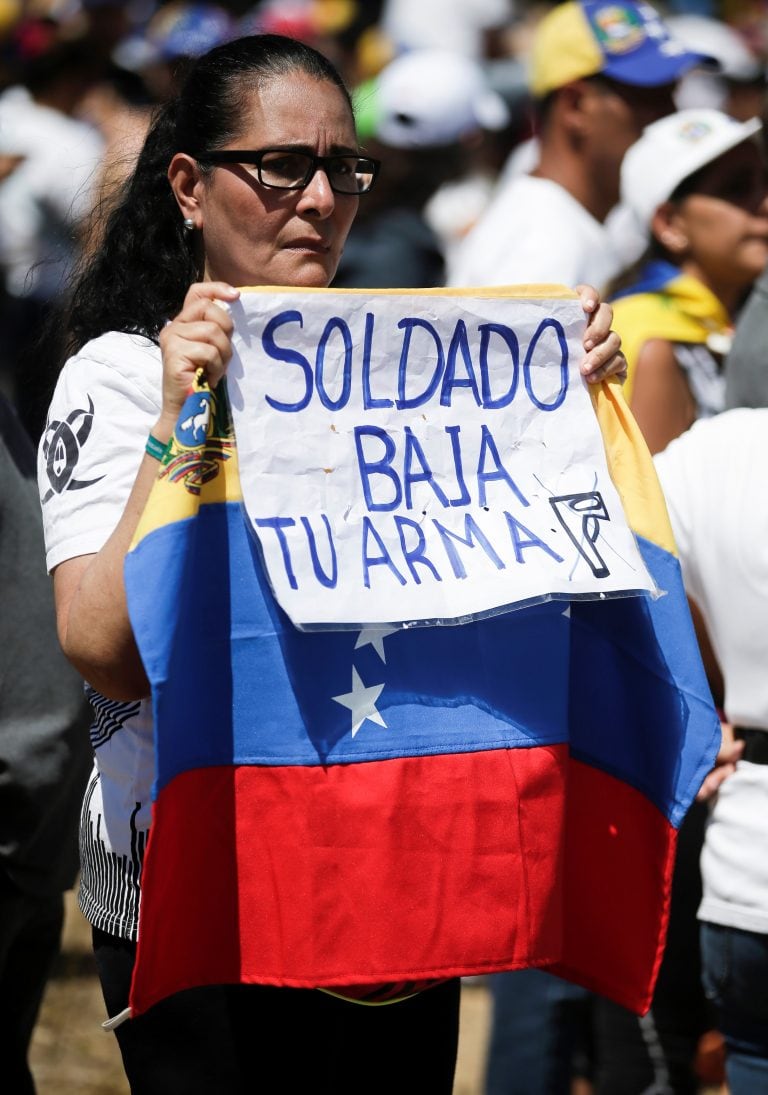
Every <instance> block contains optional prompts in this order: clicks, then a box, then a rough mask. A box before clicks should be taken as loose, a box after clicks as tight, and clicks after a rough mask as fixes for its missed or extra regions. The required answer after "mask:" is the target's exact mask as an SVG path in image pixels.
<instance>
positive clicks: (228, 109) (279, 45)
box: [67, 34, 352, 353]
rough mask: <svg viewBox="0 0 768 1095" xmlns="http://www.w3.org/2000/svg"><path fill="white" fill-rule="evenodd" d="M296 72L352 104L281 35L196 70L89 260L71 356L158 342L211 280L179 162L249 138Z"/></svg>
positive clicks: (324, 64) (160, 122)
mask: <svg viewBox="0 0 768 1095" xmlns="http://www.w3.org/2000/svg"><path fill="white" fill-rule="evenodd" d="M295 72H301V73H305V74H307V75H308V76H311V77H313V78H314V79H316V80H328V81H330V82H331V83H333V84H335V85H336V86H337V87H338V88H339V89H340V91H341V92H342V94H343V95H344V97H345V98H346V100H347V102H350V100H349V94H348V92H347V89H346V87H345V86H344V83H343V81H342V79H341V77H340V75H339V74H338V72H337V71H336V69H335V68H334V67H333V65H332V64H331V63H330V61H328V59H327V58H325V57H324V56H323V55H322V54H321V53H318V52H317V50H314V49H312V48H311V47H310V46H307V45H305V44H304V43H302V42H298V41H295V40H294V39H292V38H284V37H282V36H280V35H275V34H260V35H252V36H249V37H246V38H238V39H235V40H234V41H232V42H227V43H226V44H225V45H222V46H218V47H216V48H215V49H212V50H211V51H210V52H209V53H206V54H205V55H204V56H202V57H200V58H198V60H197V61H195V62H194V63H193V64H192V65H191V67H190V69H189V71H188V72H187V75H186V78H185V80H184V83H183V85H182V87H181V90H180V92H179V94H178V96H177V97H176V98H175V99H173V100H172V101H170V102H169V103H167V104H166V105H165V106H163V107H162V108H161V109H160V111H159V113H158V114H157V115H156V117H155V119H154V121H153V124H152V126H151V127H150V130H149V132H148V134H147V138H146V140H145V142H144V147H143V149H142V151H141V154H140V156H139V158H138V161H137V163H136V167H135V169H134V172H133V174H132V176H131V177H130V179H129V180H128V182H127V183H126V184H125V188H124V190H123V192H122V194H121V197H120V200H119V202H118V204H117V205H116V206H115V207H114V208H113V210H112V212H111V213H110V214H109V217H108V219H107V222H106V227H105V232H104V237H103V242H102V244H101V246H100V248H99V250H98V253H96V254H92V255H90V256H89V257H88V258H87V259H86V260H85V263H84V266H83V268H82V269H81V271H80V273H79V274H78V275H77V276H76V278H75V281H74V288H73V292H72V297H71V304H70V309H69V318H68V324H67V328H68V331H67V333H68V340H69V346H68V352H70V353H72V352H75V351H76V350H77V349H79V348H80V347H81V346H82V345H84V343H86V342H87V341H88V340H89V339H92V338H96V337H97V336H98V335H101V334H104V332H106V331H114V330H117V331H128V332H132V333H138V334H143V335H147V336H148V337H149V338H152V339H156V338H157V335H158V332H159V331H160V328H161V327H162V326H163V324H164V323H165V321H166V320H167V319H168V318H170V317H172V316H173V315H175V314H176V312H178V310H179V308H180V307H181V304H182V302H183V300H184V296H185V294H186V292H187V289H188V288H189V286H190V285H191V284H192V283H193V282H195V281H199V280H200V279H201V278H202V275H203V257H202V255H201V253H200V247H199V239H196V238H195V237H196V236H197V234H196V233H192V232H187V231H185V229H184V225H183V221H182V217H181V213H180V211H179V207H178V205H177V204H176V200H175V198H174V196H173V192H172V190H171V186H170V183H169V182H168V178H167V174H166V173H167V170H168V165H169V164H170V162H171V159H172V158H173V156H174V155H175V154H176V153H177V152H188V153H189V154H191V155H194V154H195V153H196V152H200V151H202V150H203V149H208V150H210V149H215V148H219V147H221V146H222V145H223V144H225V143H226V142H227V141H229V140H231V139H232V138H233V137H234V136H236V135H237V134H238V133H239V132H240V130H241V128H242V125H243V122H244V115H245V111H246V110H247V106H248V101H249V96H250V93H251V92H252V91H253V90H254V89H256V88H258V87H259V86H260V85H261V84H263V83H266V82H267V81H269V80H271V79H274V78H275V77H277V76H288V75H290V74H291V73H295ZM351 110H352V106H351V103H350V111H351Z"/></svg>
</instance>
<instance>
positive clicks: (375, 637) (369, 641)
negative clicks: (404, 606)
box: [355, 627, 400, 665]
mask: <svg viewBox="0 0 768 1095" xmlns="http://www.w3.org/2000/svg"><path fill="white" fill-rule="evenodd" d="M399 630H400V628H399V627H364V628H363V630H362V631H361V632H360V634H359V635H358V636H357V642H356V643H355V650H359V649H360V647H361V646H372V647H373V649H374V650H375V651H376V653H377V654H378V655H379V657H380V658H381V660H382V661H383V662H384V664H385V665H386V662H387V656H386V654H385V653H384V640H385V639H388V638H389V636H390V635H394V634H395V633H396V632H397V631H399Z"/></svg>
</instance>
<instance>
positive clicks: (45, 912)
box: [0, 875, 64, 1095]
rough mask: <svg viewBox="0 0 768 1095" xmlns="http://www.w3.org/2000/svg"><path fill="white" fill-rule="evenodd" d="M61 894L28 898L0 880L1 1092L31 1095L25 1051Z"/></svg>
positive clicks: (57, 935)
mask: <svg viewBox="0 0 768 1095" xmlns="http://www.w3.org/2000/svg"><path fill="white" fill-rule="evenodd" d="M63 917H64V903H63V900H62V896H61V894H56V895H54V896H53V897H32V896H31V895H29V894H26V893H23V892H22V891H21V890H19V889H17V888H16V887H15V886H14V885H13V883H12V882H10V881H9V880H8V879H7V878H6V877H5V875H1V876H0V1090H2V1091H3V1092H7V1093H8V1095H34V1090H35V1085H34V1083H33V1081H32V1074H31V1072H30V1071H29V1065H28V1064H27V1051H28V1049H29V1042H30V1039H31V1037H32V1031H33V1029H34V1026H35V1020H36V1019H37V1013H38V1011H39V1008H40V1001H41V1000H42V998H43V990H44V989H45V983H46V981H47V980H48V976H49V974H50V972H51V969H52V967H53V963H54V961H55V959H56V955H57V954H58V952H59V942H60V939H61V925H62V921H63Z"/></svg>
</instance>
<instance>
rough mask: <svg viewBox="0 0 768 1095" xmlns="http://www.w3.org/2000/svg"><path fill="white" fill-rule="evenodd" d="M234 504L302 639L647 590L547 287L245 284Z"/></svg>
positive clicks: (574, 306) (575, 329) (572, 321)
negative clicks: (238, 503) (239, 495)
mask: <svg viewBox="0 0 768 1095" xmlns="http://www.w3.org/2000/svg"><path fill="white" fill-rule="evenodd" d="M232 312H233V316H234V318H235V336H234V346H235V354H234V359H233V361H232V363H231V365H230V369H229V373H228V377H229V392H230V399H231V402H232V409H233V416H234V422H235V434H236V438H237V448H238V454H239V461H240V472H241V481H242V490H243V497H244V502H245V507H246V510H247V515H248V520H249V524H250V527H251V529H252V530H253V532H254V534H255V535H256V537H257V538H258V543H259V545H260V549H261V552H262V556H263V559H264V563H265V566H266V570H267V574H268V576H269V581H270V583H271V585H272V588H273V591H274V593H275V596H276V597H277V600H278V602H279V603H280V605H281V607H282V608H283V609H284V610H285V611H286V613H287V614H288V616H289V617H290V619H291V620H292V621H293V623H294V624H295V625H296V626H298V627H302V628H312V627H321V628H329V629H334V628H342V629H343V628H347V627H349V628H351V627H361V626H376V625H378V626H380V627H387V626H401V625H405V626H407V625H412V624H435V623H446V624H451V623H453V624H458V623H462V622H465V621H467V620H470V619H479V618H482V617H483V616H487V615H492V614H494V613H497V612H503V611H507V610H509V609H510V608H513V607H518V606H521V605H525V604H531V603H535V602H537V601H542V600H547V599H549V598H562V599H566V600H573V599H575V598H580V597H590V598H596V597H606V596H617V595H628V594H637V593H640V592H642V591H652V590H653V589H654V584H653V581H652V579H651V577H650V575H649V574H648V572H647V570H646V568H645V566H644V564H643V562H642V560H641V557H640V554H639V552H638V549H637V546H636V543H635V540H634V536H633V534H632V532H631V530H630V529H629V527H628V525H627V522H626V519H625V516H624V513H623V510H622V507H621V503H620V501H619V497H618V495H617V493H616V490H615V488H614V485H613V483H612V481H611V478H610V475H609V473H608V468H607V465H606V459H605V452H604V448H603V440H602V435H601V432H600V429H599V426H598V423H597V420H596V418H595V414H594V411H593V408H592V403H591V399H590V396H589V393H588V391H587V385H586V383H585V382H584V380H583V379H582V377H581V375H580V373H579V369H578V363H579V362H580V361H581V359H582V357H583V350H582V346H581V340H582V335H583V330H584V325H585V319H584V314H583V312H582V310H581V307H580V305H579V302H578V299H577V297H576V295H575V294H574V293H572V292H570V291H568V290H565V289H561V288H560V287H557V286H528V287H525V288H524V289H517V290H509V289H507V290H504V289H499V290H486V289H484V290H476V291H475V293H474V294H473V291H472V290H463V291H462V292H461V293H457V292H456V291H452V290H421V291H413V290H410V291H407V292H406V291H396V290H393V291H378V292H376V291H370V290H366V291H358V290H337V291H333V290H292V289H276V288H259V289H254V290H246V291H244V292H243V294H242V296H241V299H240V301H238V303H237V304H236V305H234V306H233V308H232Z"/></svg>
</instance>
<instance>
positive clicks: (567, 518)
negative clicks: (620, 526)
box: [549, 490, 611, 578]
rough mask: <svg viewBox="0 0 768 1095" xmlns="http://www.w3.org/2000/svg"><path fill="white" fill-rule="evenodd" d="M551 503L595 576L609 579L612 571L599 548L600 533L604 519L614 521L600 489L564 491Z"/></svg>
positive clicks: (550, 501) (551, 500) (552, 499)
mask: <svg viewBox="0 0 768 1095" xmlns="http://www.w3.org/2000/svg"><path fill="white" fill-rule="evenodd" d="M549 504H550V506H551V507H552V509H553V510H554V511H555V516H556V517H557V519H558V521H559V522H560V524H561V525H562V527H563V529H564V530H565V532H566V533H567V534H568V537H569V538H570V540H571V543H572V544H573V545H574V547H575V548H576V550H577V551H578V553H579V555H581V557H582V558H583V559H585V560H586V562H587V564H588V565H589V568H590V570H591V571H592V573H593V574H594V576H595V578H607V577H608V575H609V574H610V573H611V572H610V570H609V569H608V567H607V566H606V564H605V560H604V559H603V558H602V556H601V555H600V552H599V551H598V550H597V548H596V547H595V544H596V543H597V540H598V538H599V536H600V522H601V521H610V517H609V516H608V510H607V509H606V505H605V502H604V501H603V496H602V494H601V493H600V491H598V490H591V491H585V492H584V493H583V494H562V495H560V497H558V498H550V500H549Z"/></svg>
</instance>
